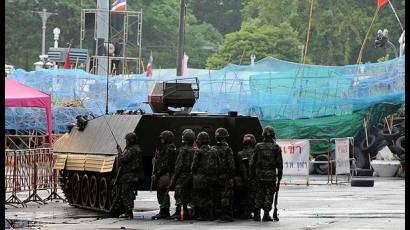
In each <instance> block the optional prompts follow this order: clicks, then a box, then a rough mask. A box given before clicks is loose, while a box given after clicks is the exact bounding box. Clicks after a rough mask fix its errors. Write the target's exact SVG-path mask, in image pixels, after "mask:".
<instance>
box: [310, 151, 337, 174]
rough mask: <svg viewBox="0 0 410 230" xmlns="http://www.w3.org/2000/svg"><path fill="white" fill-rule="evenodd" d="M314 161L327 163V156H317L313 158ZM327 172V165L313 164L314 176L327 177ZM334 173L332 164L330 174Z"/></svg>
mask: <svg viewBox="0 0 410 230" xmlns="http://www.w3.org/2000/svg"><path fill="white" fill-rule="evenodd" d="M315 161H328V156H327V154H321V155H317V156H316V157H315ZM327 170H328V164H327V163H316V164H315V172H316V174H319V175H327ZM334 171H335V167H334V164H332V171H331V173H334Z"/></svg>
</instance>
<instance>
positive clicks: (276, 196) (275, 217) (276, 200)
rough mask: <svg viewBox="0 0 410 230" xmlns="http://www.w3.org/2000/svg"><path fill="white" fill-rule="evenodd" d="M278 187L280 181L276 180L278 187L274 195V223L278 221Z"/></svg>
mask: <svg viewBox="0 0 410 230" xmlns="http://www.w3.org/2000/svg"><path fill="white" fill-rule="evenodd" d="M279 185H280V180H278V185H277V186H276V193H275V209H274V210H273V219H274V220H275V221H279V218H278V207H277V206H278V193H279Z"/></svg>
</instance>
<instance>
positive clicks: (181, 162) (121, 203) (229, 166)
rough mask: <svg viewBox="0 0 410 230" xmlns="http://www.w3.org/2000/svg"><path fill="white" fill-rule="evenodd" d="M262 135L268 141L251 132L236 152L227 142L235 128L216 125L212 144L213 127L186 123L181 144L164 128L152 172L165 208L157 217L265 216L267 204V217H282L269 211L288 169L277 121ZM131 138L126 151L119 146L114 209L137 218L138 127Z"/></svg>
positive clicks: (225, 218) (227, 218) (258, 218)
mask: <svg viewBox="0 0 410 230" xmlns="http://www.w3.org/2000/svg"><path fill="white" fill-rule="evenodd" d="M262 136H263V141H262V142H260V143H256V140H255V136H254V135H252V134H246V135H245V136H244V137H243V145H244V148H243V149H242V150H241V151H239V152H238V153H235V152H234V151H232V149H231V147H230V146H229V144H228V142H227V140H228V137H229V133H228V131H227V130H226V129H225V128H218V129H217V130H216V132H215V140H216V145H215V146H210V143H211V139H210V136H209V134H208V133H207V132H200V133H199V134H198V135H197V136H196V135H195V133H194V131H193V130H191V129H185V130H184V131H183V132H182V144H183V145H182V146H181V147H180V148H177V147H176V145H175V143H174V134H173V133H172V132H171V131H168V130H166V131H163V132H162V133H161V135H160V144H159V146H158V148H157V150H156V152H155V156H154V158H153V173H152V177H151V189H152V187H155V188H156V191H157V200H158V203H159V207H160V211H159V213H158V214H157V215H155V216H153V217H152V219H154V220H156V219H164V218H166V219H185V220H186V219H195V220H209V221H213V220H215V219H219V220H220V221H222V222H226V221H233V220H234V218H239V219H252V218H253V219H254V220H255V221H261V209H263V211H264V215H263V218H262V221H273V220H276V221H278V220H279V219H278V217H277V213H276V210H275V212H274V214H273V219H272V217H271V216H270V215H269V212H270V211H271V210H272V203H273V198H274V193H275V191H277V190H278V188H279V183H280V180H281V178H282V174H283V173H282V171H283V162H282V155H281V148H280V147H279V146H278V145H277V144H276V142H275V133H274V130H273V128H272V127H271V126H267V127H265V128H264V129H263V133H262ZM125 139H126V142H127V143H126V148H125V150H124V151H122V150H121V148H120V147H119V146H117V149H118V152H119V155H118V162H119V165H120V167H119V168H120V169H119V170H118V171H119V172H118V176H117V178H116V180H115V183H116V186H117V188H118V189H117V193H116V196H115V199H114V205H113V206H112V209H111V213H112V214H113V215H114V216H118V215H119V214H121V215H119V217H120V218H122V217H123V218H133V214H132V209H133V204H134V196H135V194H136V191H135V193H134V191H133V190H135V183H136V182H137V178H138V177H139V176H141V174H142V173H143V165H142V151H141V149H140V148H139V146H138V145H137V137H136V135H135V134H134V133H129V134H127V135H126V137H125ZM170 190H175V193H174V198H175V202H176V203H175V206H176V210H175V213H174V214H173V215H170V196H169V191H170ZM188 207H191V209H188Z"/></svg>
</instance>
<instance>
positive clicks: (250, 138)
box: [242, 133, 256, 145]
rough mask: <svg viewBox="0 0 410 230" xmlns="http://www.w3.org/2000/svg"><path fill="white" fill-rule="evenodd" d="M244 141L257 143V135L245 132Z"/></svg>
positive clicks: (245, 142)
mask: <svg viewBox="0 0 410 230" xmlns="http://www.w3.org/2000/svg"><path fill="white" fill-rule="evenodd" d="M242 143H244V144H253V145H254V144H256V139H255V136H254V135H253V134H249V133H248V134H245V136H243V140H242Z"/></svg>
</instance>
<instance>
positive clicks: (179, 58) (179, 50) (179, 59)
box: [177, 0, 185, 76]
mask: <svg viewBox="0 0 410 230" xmlns="http://www.w3.org/2000/svg"><path fill="white" fill-rule="evenodd" d="M184 38H185V0H180V5H179V32H178V43H177V76H182V58H183V56H184Z"/></svg>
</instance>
